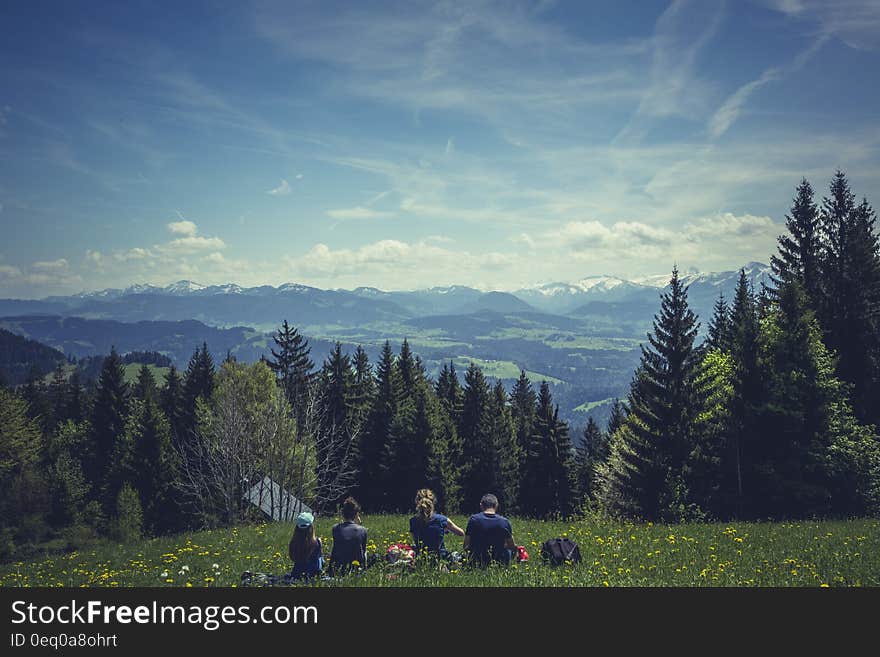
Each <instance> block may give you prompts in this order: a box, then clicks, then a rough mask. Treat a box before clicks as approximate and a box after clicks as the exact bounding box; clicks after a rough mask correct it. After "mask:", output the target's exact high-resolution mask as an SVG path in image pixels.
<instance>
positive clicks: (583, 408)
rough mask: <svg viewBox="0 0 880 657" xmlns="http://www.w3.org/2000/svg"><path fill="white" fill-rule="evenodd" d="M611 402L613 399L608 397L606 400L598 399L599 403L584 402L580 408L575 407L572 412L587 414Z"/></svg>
mask: <svg viewBox="0 0 880 657" xmlns="http://www.w3.org/2000/svg"><path fill="white" fill-rule="evenodd" d="M613 401H614V397H609V398H608V399H600V400H599V401H591V402H584V403H583V404H581V405H580V406H575V408H574V410H576V411H579V412H581V413H589V412H590V411H592V410H593V409H596V408H599V407H600V406H604V405H605V404H610V403H611V402H613Z"/></svg>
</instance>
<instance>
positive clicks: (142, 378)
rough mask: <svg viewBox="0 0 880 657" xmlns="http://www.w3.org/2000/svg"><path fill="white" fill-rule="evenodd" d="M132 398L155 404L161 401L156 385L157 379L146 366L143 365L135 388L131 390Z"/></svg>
mask: <svg viewBox="0 0 880 657" xmlns="http://www.w3.org/2000/svg"><path fill="white" fill-rule="evenodd" d="M131 396H132V398H133V399H140V400H141V401H151V402H154V403H156V402H158V400H159V388H158V386H157V385H156V378H155V377H154V376H153V373H152V372H151V371H150V368H149V367H148V366H147V365H146V364H143V365H141V366H140V369H138V377H137V381H135V384H134V387H133V388H132V390H131Z"/></svg>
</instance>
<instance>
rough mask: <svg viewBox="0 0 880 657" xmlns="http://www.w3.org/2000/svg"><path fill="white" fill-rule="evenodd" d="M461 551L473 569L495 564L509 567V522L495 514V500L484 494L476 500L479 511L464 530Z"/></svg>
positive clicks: (511, 544)
mask: <svg viewBox="0 0 880 657" xmlns="http://www.w3.org/2000/svg"><path fill="white" fill-rule="evenodd" d="M464 549H465V551H466V552H468V553H469V554H470V560H471V562H472V563H473V564H474V565H476V566H488V565H489V564H490V563H491V562H493V561H495V562H498V563H502V564H505V565H509V564H510V562H511V561H512V560H513V555H514V553H515V551H516V543H515V542H514V540H513V529H512V528H511V526H510V521H509V520H508V519H507V518H505V517H504V516H502V515H500V514H499V513H498V498H497V497H495V496H494V495H492V493H486V494H485V495H483V498H482V499H481V500H480V512H479V513H475V514H474V515H472V516H471V517H470V519H469V520H468V524H467V529H465V537H464Z"/></svg>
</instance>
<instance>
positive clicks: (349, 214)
mask: <svg viewBox="0 0 880 657" xmlns="http://www.w3.org/2000/svg"><path fill="white" fill-rule="evenodd" d="M327 216H328V217H331V218H333V219H381V218H383V217H389V216H391V213H389V212H380V211H378V210H371V209H370V208H366V207H364V206H362V205H359V206H357V207H354V208H341V209H338V210H328V211H327Z"/></svg>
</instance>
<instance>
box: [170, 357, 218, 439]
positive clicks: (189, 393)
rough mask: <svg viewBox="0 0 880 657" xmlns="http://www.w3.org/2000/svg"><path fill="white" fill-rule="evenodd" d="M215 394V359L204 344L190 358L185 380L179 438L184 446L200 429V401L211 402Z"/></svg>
mask: <svg viewBox="0 0 880 657" xmlns="http://www.w3.org/2000/svg"><path fill="white" fill-rule="evenodd" d="M213 392H214V359H213V358H212V356H211V353H210V352H209V351H208V345H207V344H206V343H204V342H203V343H202V348H201V349H196V351H195V352H194V353H193V355H192V357H191V358H190V360H189V364H188V365H187V367H186V373H185V374H184V379H183V411H184V417H183V422H182V425H183V426H182V429H183V432H182V435H179V436H178V439H179V440H181V441H182V442H183V444H187V443H188V442H189V441H191V440H192V437H193V434H194V433H195V431H196V429H197V428H198V427H197V425H198V414H197V408H198V400H199V399H201V400H203V401H207V400H209V399H210V398H211V394H212V393H213Z"/></svg>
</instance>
